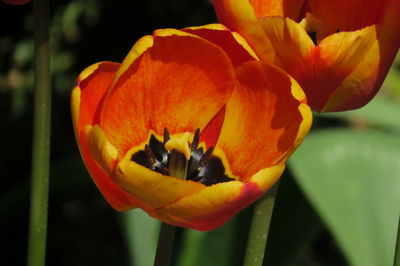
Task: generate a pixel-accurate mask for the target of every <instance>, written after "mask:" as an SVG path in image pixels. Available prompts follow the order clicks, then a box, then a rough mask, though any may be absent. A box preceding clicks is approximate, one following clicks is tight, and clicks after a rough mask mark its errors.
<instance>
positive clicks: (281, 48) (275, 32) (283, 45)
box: [260, 17, 314, 78]
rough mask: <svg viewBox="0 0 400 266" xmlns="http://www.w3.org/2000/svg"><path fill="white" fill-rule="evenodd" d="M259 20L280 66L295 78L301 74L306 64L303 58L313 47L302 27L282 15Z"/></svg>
mask: <svg viewBox="0 0 400 266" xmlns="http://www.w3.org/2000/svg"><path fill="white" fill-rule="evenodd" d="M260 22H261V26H262V28H263V30H264V33H265V35H266V37H267V38H268V39H269V40H270V42H271V44H272V46H273V49H274V50H275V52H276V54H277V57H279V59H280V61H281V67H282V68H283V69H285V70H286V71H287V72H288V73H290V75H292V76H293V77H295V78H296V77H298V76H301V75H303V72H304V69H305V68H306V64H307V62H305V59H306V58H307V56H308V55H309V54H310V52H311V51H312V50H313V48H314V43H313V41H312V40H311V38H310V37H309V36H308V34H307V32H306V31H305V30H304V29H303V27H301V26H300V25H299V24H298V23H296V22H294V21H293V20H291V19H289V18H286V19H285V18H282V17H267V18H264V19H262V20H261V21H260Z"/></svg>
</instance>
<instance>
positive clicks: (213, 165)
mask: <svg viewBox="0 0 400 266" xmlns="http://www.w3.org/2000/svg"><path fill="white" fill-rule="evenodd" d="M199 140H200V129H197V130H196V132H195V133H194V137H193V140H192V142H189V140H188V135H184V137H182V138H181V139H171V137H170V135H169V132H168V129H167V128H165V129H164V140H163V142H160V141H159V140H158V139H157V138H156V137H155V136H154V135H153V134H152V135H151V136H150V141H149V143H148V144H146V145H145V148H144V150H140V151H138V152H136V153H134V154H133V155H132V157H131V161H134V162H136V163H138V164H140V165H143V166H144V167H146V168H148V169H151V170H153V171H156V172H158V173H161V174H163V175H168V176H175V177H179V178H184V179H186V180H192V181H196V182H200V183H202V184H204V185H206V186H211V185H214V184H217V183H222V182H228V181H232V180H235V179H234V178H231V177H229V176H227V175H226V174H225V167H224V164H223V163H222V160H221V159H220V158H218V157H217V156H215V155H213V151H214V147H210V148H208V149H207V150H206V151H204V150H203V148H202V147H199ZM182 141H183V142H186V143H183V144H185V145H186V147H187V149H185V147H184V145H183V144H182Z"/></svg>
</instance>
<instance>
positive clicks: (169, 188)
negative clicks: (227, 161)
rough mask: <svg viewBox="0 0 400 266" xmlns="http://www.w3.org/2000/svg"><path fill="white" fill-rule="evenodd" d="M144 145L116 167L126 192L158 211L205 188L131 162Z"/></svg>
mask: <svg viewBox="0 0 400 266" xmlns="http://www.w3.org/2000/svg"><path fill="white" fill-rule="evenodd" d="M144 145H145V144H142V145H139V146H137V147H135V148H133V149H132V150H130V151H129V152H128V153H127V154H126V156H125V157H124V158H123V159H122V160H121V161H120V162H119V164H118V165H117V167H116V170H115V179H116V181H117V182H118V183H119V184H120V186H121V187H122V188H123V189H124V190H125V191H127V192H129V193H130V194H131V195H133V196H134V197H135V198H138V199H140V200H141V201H143V202H146V203H147V204H148V205H149V206H150V207H151V209H156V208H160V207H164V206H165V205H167V204H170V203H172V202H174V201H176V200H178V199H180V198H182V197H185V196H188V195H191V194H194V193H198V192H199V191H201V190H202V189H204V188H205V185H203V184H201V183H198V182H194V181H188V180H184V179H179V178H176V177H171V176H166V175H162V174H160V173H158V172H155V171H153V170H150V169H148V168H146V167H144V166H142V165H139V164H137V163H136V162H133V161H131V156H132V154H134V153H135V152H137V151H138V150H144Z"/></svg>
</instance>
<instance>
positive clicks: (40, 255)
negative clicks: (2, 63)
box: [28, 0, 51, 266]
mask: <svg viewBox="0 0 400 266" xmlns="http://www.w3.org/2000/svg"><path fill="white" fill-rule="evenodd" d="M33 14H34V40H35V61H34V63H35V99H34V117H33V147H32V184H31V214H30V228H29V243H28V266H43V265H45V255H46V231H47V206H48V186H49V168H50V163H49V157H50V113H51V91H50V51H49V1H48V0H34V1H33Z"/></svg>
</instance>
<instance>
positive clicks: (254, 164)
mask: <svg viewBox="0 0 400 266" xmlns="http://www.w3.org/2000/svg"><path fill="white" fill-rule="evenodd" d="M236 72H237V77H238V85H237V86H236V89H235V91H234V93H233V94H232V97H231V99H230V100H229V102H228V104H227V107H226V113H225V121H224V124H223V126H222V129H221V135H220V138H219V141H218V143H217V147H219V148H221V150H223V151H224V153H225V155H226V157H227V161H228V163H229V166H230V169H231V171H232V173H233V175H234V176H238V177H239V178H240V180H241V181H244V182H245V181H248V180H249V178H251V177H252V176H253V175H255V174H256V173H257V172H258V171H260V170H261V169H264V168H267V167H271V166H274V165H276V164H279V163H282V161H283V160H284V159H285V158H287V155H288V154H289V153H291V151H292V150H293V149H294V148H295V146H296V145H297V142H298V141H300V139H302V138H304V135H305V133H306V132H307V131H308V129H309V127H310V125H311V112H310V110H308V111H307V110H303V111H301V110H299V106H300V105H302V104H304V103H305V98H304V94H302V92H301V89H300V87H299V86H298V84H297V83H296V82H294V81H293V79H291V78H290V77H289V76H288V75H287V74H286V73H284V72H283V71H281V70H280V69H278V68H277V67H275V66H273V65H268V64H265V65H262V64H261V63H259V62H257V61H253V62H248V63H245V64H243V65H242V66H241V67H239V68H237V71H236ZM301 125H304V126H303V127H302V126H301ZM300 131H303V132H302V133H301V134H299V132H300Z"/></svg>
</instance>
